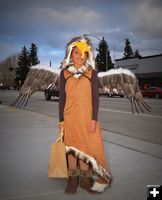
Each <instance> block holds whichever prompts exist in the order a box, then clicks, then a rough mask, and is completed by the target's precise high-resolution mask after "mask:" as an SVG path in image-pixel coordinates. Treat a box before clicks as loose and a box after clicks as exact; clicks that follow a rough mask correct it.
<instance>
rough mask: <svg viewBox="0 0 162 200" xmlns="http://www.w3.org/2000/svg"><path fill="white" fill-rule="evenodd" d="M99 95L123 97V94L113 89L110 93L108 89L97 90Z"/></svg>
mask: <svg viewBox="0 0 162 200" xmlns="http://www.w3.org/2000/svg"><path fill="white" fill-rule="evenodd" d="M99 95H100V96H101V95H105V96H107V97H115V96H116V97H121V98H123V97H124V94H123V93H119V92H118V91H117V90H116V89H115V88H114V89H113V92H110V91H109V90H108V89H104V90H103V89H99Z"/></svg>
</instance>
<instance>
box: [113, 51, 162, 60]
mask: <svg viewBox="0 0 162 200" xmlns="http://www.w3.org/2000/svg"><path fill="white" fill-rule="evenodd" d="M160 56H161V57H162V53H161V54H156V55H150V56H142V57H139V58H136V57H135V58H136V59H147V58H153V57H160ZM135 58H119V59H115V61H119V60H130V59H135Z"/></svg>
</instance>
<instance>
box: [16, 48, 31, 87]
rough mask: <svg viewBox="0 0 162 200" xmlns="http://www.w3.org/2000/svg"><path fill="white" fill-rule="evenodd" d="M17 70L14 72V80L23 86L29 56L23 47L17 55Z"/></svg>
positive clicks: (27, 69) (28, 65) (28, 64)
mask: <svg viewBox="0 0 162 200" xmlns="http://www.w3.org/2000/svg"><path fill="white" fill-rule="evenodd" d="M18 66H19V67H18V69H17V71H16V80H17V81H19V84H21V85H22V84H23V82H24V80H25V78H26V76H27V74H28V72H29V68H30V66H31V65H30V56H29V52H28V50H27V49H26V47H25V46H24V47H23V48H22V51H21V52H20V54H19V55H18Z"/></svg>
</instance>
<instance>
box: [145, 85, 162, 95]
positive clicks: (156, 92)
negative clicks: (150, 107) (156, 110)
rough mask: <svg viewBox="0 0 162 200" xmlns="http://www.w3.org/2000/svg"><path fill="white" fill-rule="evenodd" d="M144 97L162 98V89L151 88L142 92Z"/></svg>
mask: <svg viewBox="0 0 162 200" xmlns="http://www.w3.org/2000/svg"><path fill="white" fill-rule="evenodd" d="M142 95H143V96H144V97H149V98H162V88H160V87H150V88H148V89H146V90H142Z"/></svg>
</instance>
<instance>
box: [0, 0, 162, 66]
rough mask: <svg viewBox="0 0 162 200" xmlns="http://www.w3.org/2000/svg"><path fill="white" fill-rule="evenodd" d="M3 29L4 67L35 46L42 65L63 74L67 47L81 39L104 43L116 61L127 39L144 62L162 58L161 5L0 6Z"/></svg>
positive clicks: (1, 1)
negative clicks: (8, 59)
mask: <svg viewBox="0 0 162 200" xmlns="http://www.w3.org/2000/svg"><path fill="white" fill-rule="evenodd" d="M0 27H1V28H0V61H2V60H4V59H5V58H6V57H8V56H9V55H13V54H16V53H20V51H21V50H22V47H23V46H24V45H25V46H26V47H27V48H28V49H29V47H30V45H31V43H35V44H36V45H37V47H38V58H39V60H40V63H41V64H45V65H47V66H49V64H50V61H51V63H52V67H54V68H59V66H60V62H61V61H62V60H63V59H64V55H65V47H66V44H67V43H68V42H69V41H70V39H71V38H72V37H75V36H80V35H83V34H88V35H93V36H97V38H98V39H102V37H104V38H105V40H106V41H107V43H108V46H109V50H110V53H111V58H112V60H113V61H114V59H119V58H122V56H123V52H124V47H125V39H126V38H129V40H130V42H131V46H132V49H133V51H136V49H138V50H139V52H140V54H141V55H142V56H149V55H155V54H160V53H162V1H161V0H0ZM89 38H90V39H91V42H92V44H93V46H94V49H96V48H97V47H98V43H99V40H97V39H96V38H95V37H92V36H90V37H89ZM95 54H96V51H95Z"/></svg>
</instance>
